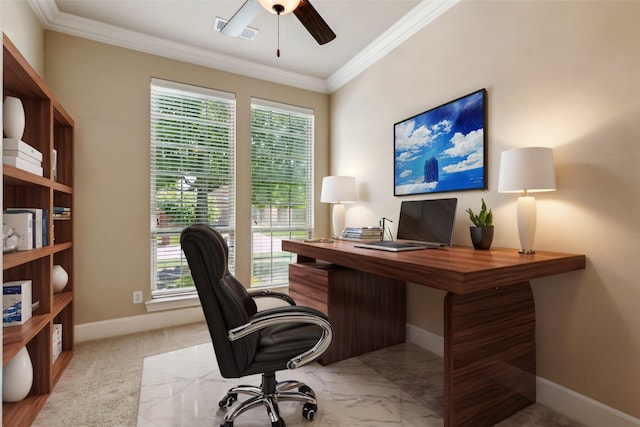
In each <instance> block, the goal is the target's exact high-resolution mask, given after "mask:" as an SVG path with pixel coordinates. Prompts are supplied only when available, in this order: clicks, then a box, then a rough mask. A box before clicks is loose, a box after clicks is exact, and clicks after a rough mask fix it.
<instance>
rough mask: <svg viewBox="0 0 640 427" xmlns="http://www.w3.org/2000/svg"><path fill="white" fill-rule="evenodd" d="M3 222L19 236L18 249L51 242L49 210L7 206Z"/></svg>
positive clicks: (27, 248)
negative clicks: (48, 228)
mask: <svg viewBox="0 0 640 427" xmlns="http://www.w3.org/2000/svg"><path fill="white" fill-rule="evenodd" d="M2 223H3V224H4V225H6V226H8V227H11V228H12V229H13V231H14V233H15V234H17V235H18V236H19V240H18V241H19V244H18V248H17V250H19V251H26V250H29V249H37V248H41V247H43V246H47V245H48V244H49V239H48V237H47V210H46V209H36V208H7V209H6V210H4V211H3V215H2Z"/></svg>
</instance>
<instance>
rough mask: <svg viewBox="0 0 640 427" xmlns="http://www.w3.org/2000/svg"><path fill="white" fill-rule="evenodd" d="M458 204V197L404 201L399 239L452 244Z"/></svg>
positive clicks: (399, 223)
mask: <svg viewBox="0 0 640 427" xmlns="http://www.w3.org/2000/svg"><path fill="white" fill-rule="evenodd" d="M457 205H458V199H456V198H449V199H433V200H411V201H403V202H402V204H401V205H400V219H399V220H398V234H397V239H398V240H414V241H421V242H436V243H442V244H443V245H446V246H451V243H452V241H453V228H454V222H455V218H456V207H457Z"/></svg>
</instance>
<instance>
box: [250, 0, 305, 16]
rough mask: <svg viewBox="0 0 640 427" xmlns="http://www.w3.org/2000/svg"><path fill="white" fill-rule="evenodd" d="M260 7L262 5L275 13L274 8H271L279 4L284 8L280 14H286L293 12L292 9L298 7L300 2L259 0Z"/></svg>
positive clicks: (298, 0)
mask: <svg viewBox="0 0 640 427" xmlns="http://www.w3.org/2000/svg"><path fill="white" fill-rule="evenodd" d="M259 1H260V4H261V5H262V7H264V8H265V9H266V10H268V11H269V12H271V13H273V14H276V13H277V12H276V10H275V9H274V8H273V7H274V6H275V5H280V6H282V7H283V8H284V10H283V11H282V12H280V15H284V14H287V13H289V12H293V9H295V8H296V7H298V4H300V0H259Z"/></svg>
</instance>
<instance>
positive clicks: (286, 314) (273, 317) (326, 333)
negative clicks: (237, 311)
mask: <svg viewBox="0 0 640 427" xmlns="http://www.w3.org/2000/svg"><path fill="white" fill-rule="evenodd" d="M292 322H293V323H307V324H311V325H316V326H319V327H320V328H321V329H322V335H321V336H320V339H319V340H318V342H316V343H315V345H314V346H313V347H311V348H310V349H309V350H307V351H305V352H304V353H301V354H299V355H297V356H295V357H293V358H292V359H291V360H289V362H287V368H288V369H295V368H298V367H300V366H303V365H306V364H307V363H309V362H312V361H313V360H315V359H316V358H317V357H318V355H321V354H322V353H324V352H325V351H326V350H327V349H328V348H329V347H330V346H331V342H332V341H333V327H332V326H331V323H329V319H328V318H327V316H325V315H324V314H323V313H321V312H320V311H318V310H315V309H313V308H310V307H299V306H295V307H280V308H272V309H268V310H264V311H261V312H259V313H257V314H256V315H254V316H253V317H252V318H251V319H250V321H249V323H247V324H245V325H242V326H238V327H237V328H233V329H231V330H230V331H229V334H228V338H229V341H236V340H239V339H241V338H243V337H246V336H247V335H250V334H252V333H254V332H258V331H260V330H262V329H264V328H267V327H270V326H275V325H282V324H286V323H292Z"/></svg>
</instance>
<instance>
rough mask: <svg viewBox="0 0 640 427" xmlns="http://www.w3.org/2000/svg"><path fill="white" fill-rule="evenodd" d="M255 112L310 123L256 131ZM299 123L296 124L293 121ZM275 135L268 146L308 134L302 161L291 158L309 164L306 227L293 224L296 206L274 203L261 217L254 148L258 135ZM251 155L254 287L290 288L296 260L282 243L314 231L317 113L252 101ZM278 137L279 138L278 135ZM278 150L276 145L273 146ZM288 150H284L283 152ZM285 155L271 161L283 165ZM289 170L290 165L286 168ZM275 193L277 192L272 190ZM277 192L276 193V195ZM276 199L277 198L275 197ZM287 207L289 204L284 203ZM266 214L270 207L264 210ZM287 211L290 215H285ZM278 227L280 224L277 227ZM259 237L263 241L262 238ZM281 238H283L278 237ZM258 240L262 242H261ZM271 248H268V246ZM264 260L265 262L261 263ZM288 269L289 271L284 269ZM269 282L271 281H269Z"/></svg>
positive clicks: (305, 210)
mask: <svg viewBox="0 0 640 427" xmlns="http://www.w3.org/2000/svg"><path fill="white" fill-rule="evenodd" d="M255 110H261V111H263V112H264V111H266V112H268V114H270V115H271V116H275V115H277V116H279V118H283V117H284V116H289V124H291V121H293V122H294V126H298V125H297V124H296V123H295V122H296V121H297V122H301V118H303V119H302V120H303V121H306V123H304V124H303V125H302V127H299V128H298V127H295V128H294V129H293V130H292V129H282V128H280V129H277V130H275V127H274V129H268V128H260V129H256V127H255V123H254V119H255V118H254V113H255ZM292 118H293V119H295V120H292ZM269 131H272V132H273V133H274V134H272V135H270V138H272V140H271V141H266V142H272V143H273V142H275V141H278V139H279V138H280V142H286V141H289V142H292V141H293V140H294V139H295V138H296V137H300V136H301V135H302V134H304V137H305V138H306V140H305V147H304V150H305V151H304V153H303V156H302V157H296V158H289V160H291V162H294V163H295V162H300V163H305V164H306V165H307V167H306V169H305V173H304V179H303V182H301V183H300V185H302V186H304V188H305V189H304V190H303V193H304V203H305V208H304V213H303V215H304V218H305V219H304V223H303V224H302V225H295V224H292V223H291V221H293V222H294V223H295V221H296V220H295V218H293V219H292V217H294V216H295V214H296V209H295V208H292V206H293V204H289V205H287V206H286V209H284V211H283V209H282V206H277V205H274V204H273V202H274V200H270V202H271V203H272V204H271V205H269V212H267V214H266V215H262V216H259V215H258V209H257V205H258V204H257V203H254V198H255V197H256V194H255V192H256V188H254V184H255V181H254V167H255V164H257V163H258V162H257V160H256V158H255V153H254V148H255V144H256V139H257V134H258V133H266V132H269ZM250 133H251V145H252V146H251V154H250V163H251V170H252V173H251V187H250V194H251V215H252V218H251V221H252V222H251V262H250V265H251V286H252V287H278V286H285V285H287V284H288V264H289V263H290V262H291V261H292V260H293V256H294V255H293V254H291V253H288V252H283V251H282V249H281V245H280V244H281V241H282V240H283V239H285V238H286V239H303V238H309V237H311V236H312V235H313V229H314V221H315V218H314V203H313V200H314V186H313V181H314V180H313V177H314V151H315V111H314V110H313V109H310V108H305V107H300V106H295V105H290V104H285V103H281V102H275V101H270V100H265V99H260V98H255V97H252V98H251V129H250ZM276 133H277V135H276ZM272 145H273V146H275V144H272ZM287 148H288V149H292V147H291V146H289V147H287ZM284 150H286V149H283V152H284ZM283 152H279V150H278V152H275V153H271V154H272V155H271V156H270V157H271V160H272V161H273V162H274V163H275V162H277V161H278V160H280V161H283V160H284V159H283V158H279V157H278V155H282V154H283ZM283 167H286V164H285V166H283ZM287 177H288V175H285V176H284V177H282V178H281V180H282V182H285V181H286V180H287ZM272 190H273V189H272ZM273 192H274V191H272V193H273ZM296 196H298V197H299V196H300V194H298V193H296V194H295V195H294V196H293V197H294V198H295V197H296ZM274 197H275V196H274ZM284 204H285V205H286V203H284ZM263 209H265V210H266V207H265V208H263ZM274 210H275V215H276V218H275V221H274ZM280 211H283V212H282V213H284V214H285V216H286V220H288V221H289V224H288V225H285V226H283V225H282V219H281V218H280V217H279V216H278V213H279V212H280ZM285 211H286V212H285ZM260 218H264V219H266V220H267V221H269V223H268V224H266V225H261V224H259V223H258V219H260ZM274 222H275V223H278V224H276V225H274ZM258 234H259V235H260V237H259V238H258ZM265 234H268V237H267V238H264V235H265ZM278 236H280V237H278ZM257 240H260V242H258V241H257ZM265 243H266V245H268V246H267V247H266V248H265V247H264V245H265ZM265 253H267V255H264V256H259V255H258V254H265ZM259 260H261V261H259ZM264 261H266V263H268V266H267V267H265V268H264V269H263V270H262V271H264V270H267V269H268V271H269V272H268V274H266V275H265V274H264V273H262V272H261V273H258V272H257V271H256V270H257V265H258V263H260V262H264ZM284 266H286V267H284ZM265 279H267V280H265Z"/></svg>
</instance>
